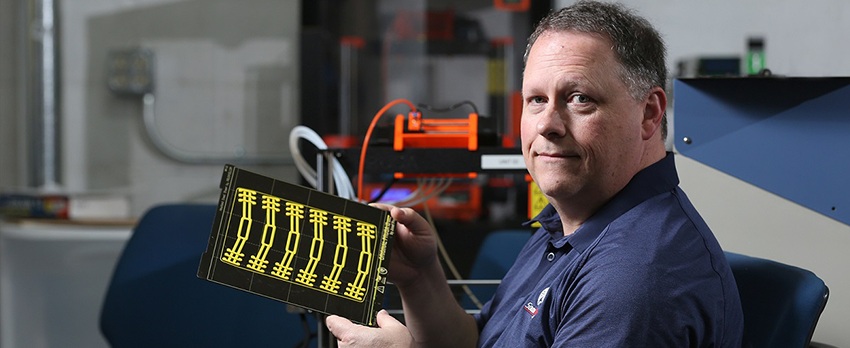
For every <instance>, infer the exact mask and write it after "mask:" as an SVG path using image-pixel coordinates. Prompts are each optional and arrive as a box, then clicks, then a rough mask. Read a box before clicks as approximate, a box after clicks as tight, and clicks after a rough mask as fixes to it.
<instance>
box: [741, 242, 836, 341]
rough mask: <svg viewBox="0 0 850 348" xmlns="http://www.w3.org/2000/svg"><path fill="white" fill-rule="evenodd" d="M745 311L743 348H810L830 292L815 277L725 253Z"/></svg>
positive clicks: (773, 262)
mask: <svg viewBox="0 0 850 348" xmlns="http://www.w3.org/2000/svg"><path fill="white" fill-rule="evenodd" d="M726 259H727V260H728V261H729V266H730V267H731V268H732V273H733V274H734V275H735V282H736V283H737V284H738V292H739V293H740V295H741V306H742V307H743V311H744V347H754V348H759V347H771V348H772V347H794V348H801V347H808V346H809V344H810V343H811V340H812V334H814V331H815V326H817V322H818V318H819V317H820V314H821V312H823V309H824V307H826V301H827V299H828V298H829V288H828V287H827V286H826V284H824V282H823V280H821V279H820V278H818V276H816V275H815V274H814V273H812V272H810V271H807V270H804V269H801V268H798V267H794V266H790V265H786V264H782V263H779V262H775V261H770V260H765V259H760V258H756V257H750V256H746V255H741V254H736V253H731V252H726Z"/></svg>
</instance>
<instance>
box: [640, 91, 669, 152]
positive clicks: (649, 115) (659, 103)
mask: <svg viewBox="0 0 850 348" xmlns="http://www.w3.org/2000/svg"><path fill="white" fill-rule="evenodd" d="M644 102H645V103H646V107H645V108H644V111H643V121H642V122H641V136H642V137H643V140H649V139H651V138H652V137H653V136H654V135H655V133H659V132H661V118H662V117H663V116H664V112H665V111H666V110H667V94H666V93H664V90H663V89H661V87H653V88H652V90H650V92H649V95H648V96H647V97H646V99H645V100H644Z"/></svg>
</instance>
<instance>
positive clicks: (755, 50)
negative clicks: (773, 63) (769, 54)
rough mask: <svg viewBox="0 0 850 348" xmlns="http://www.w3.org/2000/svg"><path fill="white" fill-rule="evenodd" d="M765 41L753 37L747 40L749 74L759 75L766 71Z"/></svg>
mask: <svg viewBox="0 0 850 348" xmlns="http://www.w3.org/2000/svg"><path fill="white" fill-rule="evenodd" d="M764 64H765V59H764V39H763V38H760V37H751V38H749V39H748V40H747V74H749V75H758V74H760V73H761V71H762V70H764V69H765V65H764Z"/></svg>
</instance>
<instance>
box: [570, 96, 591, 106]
mask: <svg viewBox="0 0 850 348" xmlns="http://www.w3.org/2000/svg"><path fill="white" fill-rule="evenodd" d="M570 102H571V103H579V104H584V103H589V102H590V97H588V96H586V95H584V94H575V95H573V96H571V97H570Z"/></svg>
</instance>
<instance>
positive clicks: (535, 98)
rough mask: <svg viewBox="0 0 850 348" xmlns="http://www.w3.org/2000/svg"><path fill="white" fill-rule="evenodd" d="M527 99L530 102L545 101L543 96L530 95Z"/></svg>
mask: <svg viewBox="0 0 850 348" xmlns="http://www.w3.org/2000/svg"><path fill="white" fill-rule="evenodd" d="M528 101H529V102H530V103H532V104H540V103H545V102H546V99H545V98H543V97H531V98H528Z"/></svg>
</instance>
